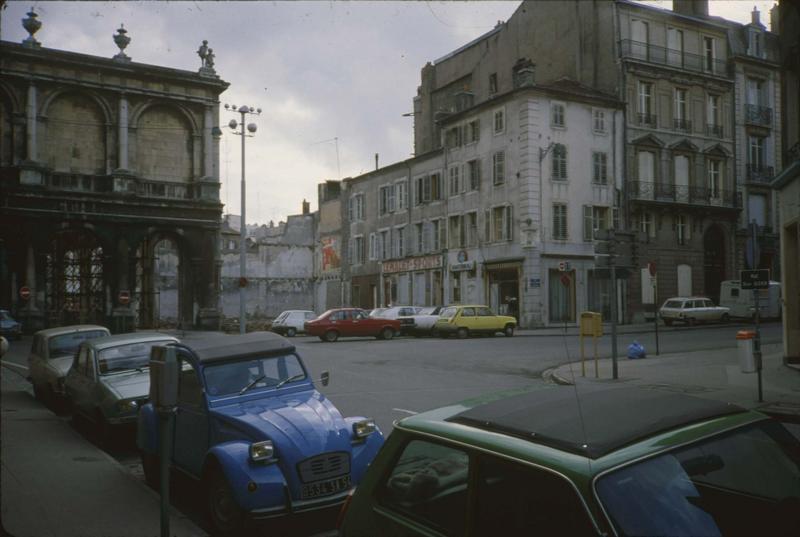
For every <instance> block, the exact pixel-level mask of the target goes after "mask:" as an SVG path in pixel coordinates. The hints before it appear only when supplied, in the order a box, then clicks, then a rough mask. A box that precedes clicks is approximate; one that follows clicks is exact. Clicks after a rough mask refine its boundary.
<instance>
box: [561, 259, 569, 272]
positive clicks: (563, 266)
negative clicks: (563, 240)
mask: <svg viewBox="0 0 800 537" xmlns="http://www.w3.org/2000/svg"><path fill="white" fill-rule="evenodd" d="M571 268H572V267H571V266H570V264H569V261H559V262H558V270H559V271H561V272H568V271H569V270H570V269H571Z"/></svg>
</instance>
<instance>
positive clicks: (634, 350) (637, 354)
mask: <svg viewBox="0 0 800 537" xmlns="http://www.w3.org/2000/svg"><path fill="white" fill-rule="evenodd" d="M646 356H647V353H646V352H645V351H644V346H643V345H642V344H641V343H639V342H638V341H636V340H635V339H634V340H633V343H631V344H630V345H628V358H629V359H631V360H636V359H639V358H645V357H646Z"/></svg>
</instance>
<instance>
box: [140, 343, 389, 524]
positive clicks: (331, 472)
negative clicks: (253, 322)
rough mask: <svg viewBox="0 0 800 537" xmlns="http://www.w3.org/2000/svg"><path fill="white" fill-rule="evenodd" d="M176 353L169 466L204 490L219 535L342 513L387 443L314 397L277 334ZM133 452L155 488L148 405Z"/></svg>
mask: <svg viewBox="0 0 800 537" xmlns="http://www.w3.org/2000/svg"><path fill="white" fill-rule="evenodd" d="M175 348H176V353H177V355H178V359H179V360H180V366H181V367H180V371H181V372H180V375H179V379H178V413H177V415H176V417H175V443H174V450H173V455H172V459H171V461H170V464H171V465H172V466H173V467H176V468H179V469H181V470H182V471H183V472H184V473H186V474H188V475H189V476H191V477H193V478H194V479H197V480H198V481H199V482H200V484H201V485H202V486H203V489H204V490H205V493H206V495H207V497H208V505H209V510H210V513H211V518H212V520H213V522H214V525H215V526H216V528H217V531H218V533H221V534H225V535H239V531H240V529H241V527H242V525H243V523H244V522H245V520H246V519H248V518H271V517H276V516H280V515H286V514H290V513H301V512H304V511H312V510H317V509H320V508H324V507H331V506H333V507H335V506H338V505H340V504H341V503H342V502H343V501H344V500H345V499H346V497H347V495H348V492H349V490H350V489H351V488H352V487H353V486H355V485H357V484H358V483H360V482H361V478H362V476H363V475H364V472H365V471H366V469H367V466H368V465H369V463H370V462H371V461H372V459H373V458H374V457H375V454H376V453H377V452H378V450H379V449H380V447H381V446H382V445H383V434H382V433H381V431H380V430H379V429H378V427H377V426H376V425H375V422H374V421H373V420H371V419H368V418H364V417H349V418H344V417H342V415H341V413H340V412H339V410H337V408H336V407H335V406H334V405H333V403H332V402H331V401H330V400H329V399H327V398H326V397H325V396H324V395H322V394H321V393H320V392H318V391H317V390H316V388H315V387H314V383H313V382H312V380H311V376H310V374H309V372H308V370H307V369H306V367H305V366H304V365H303V361H302V360H301V358H300V356H299V355H298V354H297V351H296V349H295V347H294V346H293V345H292V344H290V343H289V342H288V341H287V340H286V339H284V338H282V337H281V336H278V335H276V334H271V333H268V332H260V333H259V332H255V333H251V334H246V335H241V336H221V337H215V338H213V339H208V340H200V341H197V342H192V343H191V344H181V345H176V346H175ZM328 377H329V375H328V374H327V373H323V374H322V380H321V381H322V384H323V385H327V378H328ZM137 444H138V446H139V449H140V450H141V453H142V466H143V468H144V471H145V476H146V479H147V480H148V482H149V483H150V484H151V485H155V484H156V483H157V482H158V477H157V476H158V473H157V469H158V458H157V448H158V416H157V414H156V411H155V409H154V408H153V406H152V404H151V403H148V404H146V405H145V406H144V407H143V408H142V410H141V411H140V413H139V424H138V430H137ZM334 516H335V513H334ZM215 534H216V533H215Z"/></svg>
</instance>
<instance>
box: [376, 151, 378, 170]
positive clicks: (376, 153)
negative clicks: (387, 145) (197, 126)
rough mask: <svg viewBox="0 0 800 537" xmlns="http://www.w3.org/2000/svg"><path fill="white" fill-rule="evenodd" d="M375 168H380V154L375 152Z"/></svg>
mask: <svg viewBox="0 0 800 537" xmlns="http://www.w3.org/2000/svg"><path fill="white" fill-rule="evenodd" d="M375 169H376V170H377V169H378V154H377V153H375Z"/></svg>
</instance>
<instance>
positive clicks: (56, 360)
mask: <svg viewBox="0 0 800 537" xmlns="http://www.w3.org/2000/svg"><path fill="white" fill-rule="evenodd" d="M108 335H110V332H109V331H108V328H106V327H104V326H98V325H95V324H78V325H73V326H62V327H59V328H48V329H47V330H39V331H38V332H36V333H35V334H34V335H33V343H32V344H31V352H30V354H29V355H28V376H29V378H30V381H31V384H33V393H34V394H35V395H36V398H37V399H42V400H45V401H48V402H52V403H56V402H59V400H60V399H62V398H63V397H64V396H65V395H66V392H65V391H64V377H65V376H66V374H67V371H69V368H70V366H71V365H72V362H73V360H74V359H75V354H76V353H77V352H78V347H79V346H80V344H81V343H83V342H84V341H87V340H89V339H94V338H98V337H104V336H108Z"/></svg>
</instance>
